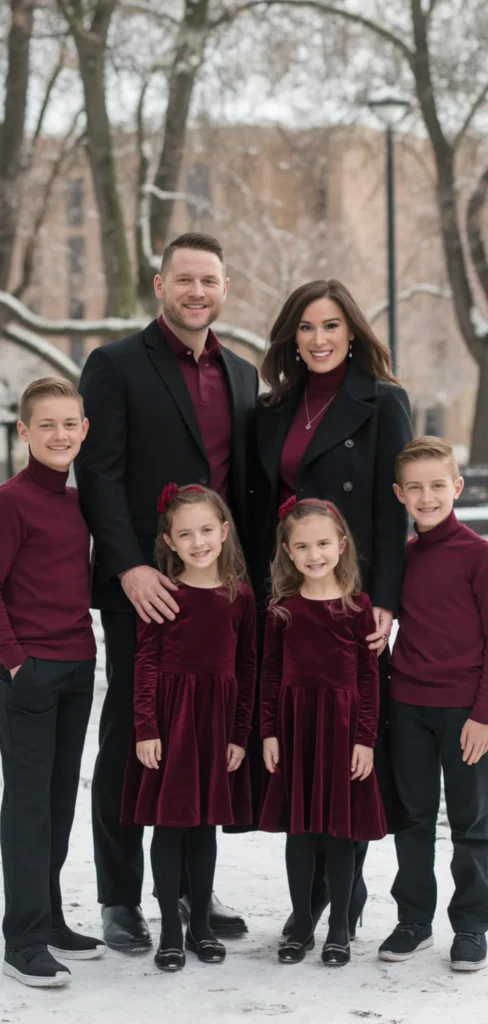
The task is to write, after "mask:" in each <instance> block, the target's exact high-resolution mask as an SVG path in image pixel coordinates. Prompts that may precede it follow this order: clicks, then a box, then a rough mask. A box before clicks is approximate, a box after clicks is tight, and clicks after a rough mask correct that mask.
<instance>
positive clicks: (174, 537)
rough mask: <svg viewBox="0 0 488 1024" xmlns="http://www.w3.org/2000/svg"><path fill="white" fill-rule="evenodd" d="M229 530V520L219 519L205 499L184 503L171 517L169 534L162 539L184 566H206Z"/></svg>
mask: <svg viewBox="0 0 488 1024" xmlns="http://www.w3.org/2000/svg"><path fill="white" fill-rule="evenodd" d="M228 534H229V524H228V523H221V522H220V520H219V518H218V516H217V514H216V512H215V509H213V508H212V506H211V505H208V504H207V502H203V501H202V502H198V503H197V504H195V505H193V504H192V505H184V506H182V508H179V509H177V511H176V512H175V513H174V515H173V517H172V521H171V536H169V535H168V534H166V533H165V535H164V539H165V541H166V543H167V544H168V546H169V547H170V548H171V550H172V551H175V552H176V554H177V555H178V556H179V558H180V559H181V561H182V562H183V564H184V566H185V568H186V569H190V570H195V569H198V570H203V569H207V570H208V569H209V568H211V567H212V566H213V565H215V563H216V562H217V559H218V557H219V555H220V553H221V551H222V545H223V543H224V541H225V540H226V539H227V537H228Z"/></svg>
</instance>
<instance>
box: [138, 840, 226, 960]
mask: <svg viewBox="0 0 488 1024" xmlns="http://www.w3.org/2000/svg"><path fill="white" fill-rule="evenodd" d="M183 839H185V847H186V862H187V866H188V878H189V884H190V893H189V895H190V897H191V917H190V929H191V932H192V934H193V936H194V938H195V939H196V941H197V942H201V941H202V939H210V938H213V937H214V936H213V933H212V931H211V929H210V925H209V921H208V911H209V903H210V897H211V895H212V889H213V879H214V872H215V862H216V859H217V838H216V830H215V826H213V825H198V826H197V827H196V828H187V829H185V828H170V827H169V826H166V825H156V826H155V828H154V834H153V840H152V844H151V864H152V871H153V878H154V883H155V886H156V890H157V894H158V900H159V906H160V909H161V920H162V926H163V932H164V937H163V943H162V944H163V948H165V949H170V948H177V949H181V948H182V946H183V931H182V927H181V921H180V915H179V911H178V895H179V891H180V874H181V853H182V843H183Z"/></svg>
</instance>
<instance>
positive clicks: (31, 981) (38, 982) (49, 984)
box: [3, 961, 71, 988]
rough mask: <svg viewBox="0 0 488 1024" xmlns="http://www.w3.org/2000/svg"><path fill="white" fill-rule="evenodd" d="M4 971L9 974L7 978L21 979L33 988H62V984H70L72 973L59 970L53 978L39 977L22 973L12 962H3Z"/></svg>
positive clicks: (23, 983)
mask: <svg viewBox="0 0 488 1024" xmlns="http://www.w3.org/2000/svg"><path fill="white" fill-rule="evenodd" d="M3 973H4V974H6V975H7V978H15V980H16V981H20V983H21V985H30V986H31V988H61V986H62V985H69V983H70V981H71V974H68V972H67V971H57V972H56V974H55V975H54V977H53V978H44V977H40V978H37V977H36V976H35V975H31V974H22V971H18V970H17V968H16V967H12V965H11V964H7V963H6V962H5V961H4V962H3Z"/></svg>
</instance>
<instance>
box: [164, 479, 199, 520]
mask: <svg viewBox="0 0 488 1024" xmlns="http://www.w3.org/2000/svg"><path fill="white" fill-rule="evenodd" d="M180 491H183V493H186V491H199V492H200V494H205V488H204V487H200V486H199V485H198V484H188V485H187V486H186V487H178V484H166V487H163V490H162V491H161V494H160V495H159V498H158V512H160V513H163V512H167V511H168V508H169V506H170V505H171V504H172V502H173V501H174V500H175V498H176V495H177V494H179V492H180Z"/></svg>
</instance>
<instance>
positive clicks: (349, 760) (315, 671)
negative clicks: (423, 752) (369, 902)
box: [260, 497, 386, 967]
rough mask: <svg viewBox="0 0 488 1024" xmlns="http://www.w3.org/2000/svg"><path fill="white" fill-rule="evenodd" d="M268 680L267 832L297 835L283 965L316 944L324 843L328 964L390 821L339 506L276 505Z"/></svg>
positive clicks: (335, 962)
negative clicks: (363, 854) (370, 852)
mask: <svg viewBox="0 0 488 1024" xmlns="http://www.w3.org/2000/svg"><path fill="white" fill-rule="evenodd" d="M271 577H272V599H271V603H270V607H269V611H268V617H267V622H266V635H265V646H264V656H263V667H262V674H261V699H260V716H261V738H262V739H263V741H264V742H263V755H264V762H265V765H266V768H267V769H268V771H269V773H270V778H269V783H268V786H267V791H266V795H265V799H264V803H263V807H262V812H261V821H260V828H261V829H263V830H265V831H270V832H277V831H286V832H287V833H288V837H287V843H286V868H287V874H288V884H289V888H290V896H291V901H292V904H293V912H294V925H293V931H292V933H291V935H290V937H289V938H287V939H286V940H285V941H284V942H282V943H281V945H280V947H279V950H278V955H279V959H280V960H281V961H282V962H283V963H298V962H299V961H300V960H303V958H304V956H305V952H306V950H307V949H312V948H313V945H314V922H313V917H312V900H311V894H312V882H313V876H314V869H315V846H316V842H317V838H318V837H319V836H320V837H321V838H322V841H323V842H324V843H325V849H326V860H327V874H328V882H329V889H330V907H331V909H330V918H329V933H328V935H327V939H326V942H325V944H324V947H323V949H322V960H323V962H324V964H326V965H328V966H334V967H338V966H342V965H344V964H346V963H348V961H349V959H350V946H349V934H348V909H349V902H350V898H351V888H352V883H353V876H354V846H353V843H354V841H357V840H371V839H381V838H382V837H383V836H384V835H385V832H386V825H385V819H384V813H383V807H382V804H381V798H380V795H379V790H378V785H377V781H376V776H375V772H374V767H373V750H374V745H375V741H376V731H377V723H378V710H379V676H378V661H377V657H376V653H375V652H374V651H371V650H370V649H369V646H368V643H367V640H366V638H367V637H368V636H369V635H370V634H371V633H373V632H374V628H375V627H374V619H373V612H372V607H371V601H370V599H369V597H368V596H367V595H366V594H364V593H361V592H360V579H359V571H358V562H357V557H356V553H355V549H354V541H353V539H352V536H351V533H350V531H349V529H348V527H347V525H346V523H345V522H344V520H343V519H342V517H341V515H340V513H339V512H338V510H337V508H336V507H335V505H333V504H332V503H331V502H328V501H321V500H319V499H316V498H310V499H305V500H302V501H298V502H297V500H296V498H295V497H291V498H289V499H288V500H287V501H286V502H285V503H284V505H282V506H281V508H280V510H279V526H278V537H277V550H276V555H275V558H274V561H273V564H272V567H271Z"/></svg>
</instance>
